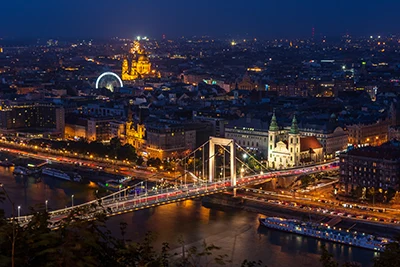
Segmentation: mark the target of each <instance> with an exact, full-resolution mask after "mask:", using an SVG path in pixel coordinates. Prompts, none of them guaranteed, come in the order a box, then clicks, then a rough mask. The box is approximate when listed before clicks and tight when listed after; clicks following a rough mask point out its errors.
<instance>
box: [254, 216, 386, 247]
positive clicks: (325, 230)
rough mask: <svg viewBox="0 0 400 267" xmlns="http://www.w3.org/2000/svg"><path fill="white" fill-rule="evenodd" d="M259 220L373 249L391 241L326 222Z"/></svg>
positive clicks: (326, 238)
mask: <svg viewBox="0 0 400 267" xmlns="http://www.w3.org/2000/svg"><path fill="white" fill-rule="evenodd" d="M259 221H260V224H261V225H264V226H266V227H268V228H272V229H277V230H281V231H285V232H290V233H295V234H300V235H305V236H310V237H314V238H318V239H323V240H327V241H331V242H336V243H342V244H345V245H349V246H355V247H361V248H365V249H370V250H375V251H383V250H384V249H385V245H387V244H388V243H389V242H391V241H390V240H389V239H386V238H382V237H375V236H373V235H367V234H364V233H357V232H354V231H351V232H350V231H343V230H341V229H336V228H335V227H334V228H332V227H330V226H328V225H326V224H315V223H309V222H308V223H306V222H301V221H298V220H288V219H284V218H278V217H268V218H260V219H259Z"/></svg>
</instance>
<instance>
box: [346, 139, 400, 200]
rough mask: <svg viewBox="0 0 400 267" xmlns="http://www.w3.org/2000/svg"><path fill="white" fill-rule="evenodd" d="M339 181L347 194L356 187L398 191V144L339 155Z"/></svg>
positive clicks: (399, 174)
mask: <svg viewBox="0 0 400 267" xmlns="http://www.w3.org/2000/svg"><path fill="white" fill-rule="evenodd" d="M339 164H340V181H341V183H342V184H343V185H344V186H345V190H346V192H347V193H349V192H350V190H351V189H355V188H357V187H366V188H371V187H374V188H375V189H384V190H387V189H389V188H392V189H394V190H399V183H400V143H399V142H397V141H392V142H388V143H385V144H383V145H381V146H377V147H372V146H368V147H362V148H358V149H354V150H351V151H349V152H348V153H346V154H341V155H340V162H339Z"/></svg>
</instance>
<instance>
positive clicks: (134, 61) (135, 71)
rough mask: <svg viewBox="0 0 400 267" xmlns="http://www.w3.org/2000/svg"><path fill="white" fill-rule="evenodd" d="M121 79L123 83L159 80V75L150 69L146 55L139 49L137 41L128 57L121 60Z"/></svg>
mask: <svg viewBox="0 0 400 267" xmlns="http://www.w3.org/2000/svg"><path fill="white" fill-rule="evenodd" d="M121 77H122V80H124V81H134V80H136V79H144V78H150V77H153V78H156V77H157V78H160V73H159V72H157V71H156V70H153V69H152V68H151V63H150V61H149V58H148V53H147V52H146V51H145V50H144V49H143V48H142V47H141V45H140V43H139V41H135V42H134V43H133V47H132V48H131V50H130V51H129V55H128V56H127V57H125V58H124V59H123V61H122V74H121Z"/></svg>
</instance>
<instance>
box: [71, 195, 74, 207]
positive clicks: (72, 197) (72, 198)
mask: <svg viewBox="0 0 400 267" xmlns="http://www.w3.org/2000/svg"><path fill="white" fill-rule="evenodd" d="M71 200H72V206H71V207H73V206H74V195H72V196H71Z"/></svg>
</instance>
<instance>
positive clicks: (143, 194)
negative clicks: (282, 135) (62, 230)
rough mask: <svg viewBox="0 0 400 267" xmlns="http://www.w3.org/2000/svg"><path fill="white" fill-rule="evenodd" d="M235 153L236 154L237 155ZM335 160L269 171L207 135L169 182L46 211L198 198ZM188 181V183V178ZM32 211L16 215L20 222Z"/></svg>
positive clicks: (116, 209)
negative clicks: (208, 138) (204, 140)
mask: <svg viewBox="0 0 400 267" xmlns="http://www.w3.org/2000/svg"><path fill="white" fill-rule="evenodd" d="M237 155H238V156H237ZM336 165H337V162H335V161H333V162H329V163H323V164H317V165H312V166H302V167H298V168H292V169H286V170H280V171H269V170H268V169H267V167H266V166H265V164H264V165H263V164H262V163H261V162H259V161H258V160H257V159H256V158H255V157H254V156H252V155H251V153H249V152H248V151H247V150H245V149H244V148H243V147H241V146H240V145H238V144H236V143H235V142H234V140H233V139H225V138H216V137H211V138H210V140H209V141H207V142H206V143H205V144H203V145H202V146H200V147H199V148H197V149H196V150H194V151H193V152H191V153H190V154H188V155H187V156H186V157H184V158H182V159H180V160H179V166H180V168H181V174H180V176H179V177H177V178H176V179H175V180H174V181H173V185H172V186H171V185H169V186H163V185H162V184H161V185H159V186H156V187H153V188H148V186H147V181H142V182H140V183H137V184H135V185H133V186H129V187H127V188H124V189H121V190H120V191H118V192H115V193H112V194H110V195H107V196H105V197H102V198H99V199H96V200H93V201H90V202H87V203H83V204H80V205H75V206H71V207H67V208H64V209H59V210H54V211H50V212H49V216H50V223H52V224H54V227H56V225H57V222H59V221H61V220H62V219H64V218H66V217H67V216H69V215H70V214H71V212H76V214H77V215H78V216H79V217H80V218H81V219H88V220H90V219H93V218H94V217H95V215H96V214H98V213H104V212H105V214H106V215H107V216H114V215H118V214H122V213H127V212H133V211H136V210H140V209H146V208H151V207H155V206H160V205H165V204H169V203H172V202H177V201H183V200H187V199H192V198H198V197H202V196H206V195H210V194H216V193H221V192H225V191H228V190H233V192H234V194H235V193H236V189H237V188H240V187H244V186H246V185H252V184H257V183H262V182H265V181H268V180H269V179H272V178H279V177H283V176H287V175H296V174H305V173H314V172H320V171H324V170H331V169H333V168H336V167H337V166H336ZM188 181H190V183H189V182H188ZM31 217H32V215H28V216H21V217H18V220H19V222H20V223H21V224H24V223H26V222H28V221H29V220H30V218H31Z"/></svg>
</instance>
